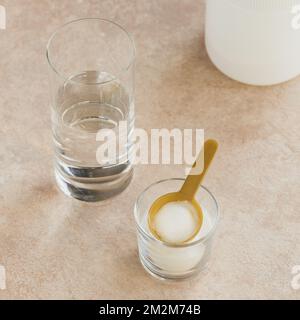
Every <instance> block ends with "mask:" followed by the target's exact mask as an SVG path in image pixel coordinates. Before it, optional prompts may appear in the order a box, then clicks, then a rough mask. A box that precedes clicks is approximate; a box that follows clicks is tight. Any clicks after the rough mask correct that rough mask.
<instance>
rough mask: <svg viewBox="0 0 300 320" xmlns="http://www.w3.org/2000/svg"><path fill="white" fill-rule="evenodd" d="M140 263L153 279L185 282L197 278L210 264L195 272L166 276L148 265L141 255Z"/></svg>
mask: <svg viewBox="0 0 300 320" xmlns="http://www.w3.org/2000/svg"><path fill="white" fill-rule="evenodd" d="M139 259H140V262H141V264H142V266H143V268H144V270H145V271H146V272H147V273H148V274H150V275H151V276H152V277H154V278H155V279H157V280H160V281H170V282H173V281H183V280H187V279H193V278H196V277H197V276H198V275H199V274H200V273H201V272H202V271H204V270H205V269H206V268H207V265H208V263H207V262H206V263H205V264H203V265H202V266H201V267H200V268H197V269H195V270H193V271H189V272H186V273H183V274H176V275H171V274H166V273H163V272H159V271H158V270H154V269H153V268H152V267H151V265H149V263H147V262H146V261H145V260H144V259H143V257H142V256H141V255H139Z"/></svg>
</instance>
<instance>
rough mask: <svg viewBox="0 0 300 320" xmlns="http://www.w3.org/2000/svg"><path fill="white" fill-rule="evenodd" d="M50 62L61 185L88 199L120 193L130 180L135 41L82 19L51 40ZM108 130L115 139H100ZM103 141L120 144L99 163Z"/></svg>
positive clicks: (108, 25)
mask: <svg viewBox="0 0 300 320" xmlns="http://www.w3.org/2000/svg"><path fill="white" fill-rule="evenodd" d="M47 59H48V63H49V70H50V72H49V79H50V91H51V111H52V131H53V138H54V151H55V165H54V167H55V177H56V181H57V184H58V186H59V187H60V189H61V190H62V191H63V192H64V193H65V194H67V195H70V196H72V197H74V198H76V199H79V200H83V201H99V200H104V199H107V198H109V197H111V196H114V195H116V194H118V193H120V192H121V191H122V190H124V189H125V188H126V187H127V185H128V184H129V182H130V181H131V178H132V162H133V160H132V152H133V144H132V133H133V129H134V60H135V48H134V43H133V40H132V38H131V36H130V35H129V34H128V33H127V32H126V30H125V29H124V28H122V27H121V26H120V25H118V24H116V23H114V22H112V21H109V20H105V19H98V18H86V19H79V20H76V21H72V22H69V23H67V24H65V25H63V26H62V27H61V28H59V29H58V30H57V31H56V32H55V33H54V34H53V35H52V36H51V38H50V40H49V42H48V45H47ZM120 123H123V126H122V128H123V130H120ZM124 124H125V125H124ZM103 130H104V131H105V130H107V131H110V132H112V133H114V134H115V135H112V134H110V135H107V137H106V140H105V139H103V140H101V139H100V140H101V141H99V139H98V135H99V132H101V131H102V132H103ZM113 138H114V139H115V140H116V141H113ZM104 140H105V141H104ZM104 143H106V144H107V145H108V147H109V146H110V147H113V146H116V148H115V149H116V153H115V154H113V156H111V153H110V154H109V156H107V157H105V158H103V159H99V152H98V151H99V148H100V147H103V146H104ZM107 153H109V151H107ZM101 154H105V153H101ZM102 160H103V161H102Z"/></svg>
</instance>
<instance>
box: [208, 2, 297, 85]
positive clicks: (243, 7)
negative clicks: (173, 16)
mask: <svg viewBox="0 0 300 320" xmlns="http://www.w3.org/2000/svg"><path fill="white" fill-rule="evenodd" d="M206 2H207V3H206V26H205V41H206V47H207V51H208V54H209V56H210V58H211V60H212V62H213V63H214V64H215V65H216V67H217V68H218V69H220V70H221V71H222V72H223V73H225V74H226V75H227V76H229V77H230V78H233V79H235V80H238V81H240V82H244V83H247V84H253V85H272V84H277V83H280V82H284V81H287V80H289V79H291V78H294V77H296V76H297V75H299V74H300V0H207V1H206ZM298 24H299V25H298Z"/></svg>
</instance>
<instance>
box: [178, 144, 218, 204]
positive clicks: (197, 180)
mask: <svg viewBox="0 0 300 320" xmlns="http://www.w3.org/2000/svg"><path fill="white" fill-rule="evenodd" d="M217 149H218V142H217V141H216V140H206V141H205V143H204V147H203V148H202V150H201V151H200V153H199V155H198V157H197V159H196V161H195V163H194V164H193V167H192V169H191V171H190V173H189V175H188V176H187V178H186V179H185V181H184V184H183V185H182V187H181V189H180V191H179V192H180V193H181V194H184V196H185V198H187V200H192V199H193V198H194V196H195V194H196V192H197V190H198V188H199V186H200V185H201V182H202V180H203V178H204V176H205V174H206V172H207V170H208V168H209V166H210V164H211V162H212V160H213V158H214V155H215V153H216V151H217ZM202 168H203V170H202V171H201V172H199V171H200V170H201V169H202Z"/></svg>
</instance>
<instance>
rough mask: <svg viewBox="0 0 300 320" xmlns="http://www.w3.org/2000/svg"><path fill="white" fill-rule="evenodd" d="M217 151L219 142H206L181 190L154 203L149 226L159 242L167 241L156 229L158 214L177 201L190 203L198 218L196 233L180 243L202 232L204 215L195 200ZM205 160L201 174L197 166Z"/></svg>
mask: <svg viewBox="0 0 300 320" xmlns="http://www.w3.org/2000/svg"><path fill="white" fill-rule="evenodd" d="M217 149H218V143H217V141H215V140H207V141H205V143H204V147H203V148H202V150H201V152H200V153H199V155H198V157H197V160H196V161H195V163H194V164H193V167H192V169H191V171H190V173H189V175H188V176H187V178H186V179H185V182H184V183H183V185H182V187H181V189H180V190H179V191H177V192H171V193H167V194H165V195H163V196H161V197H159V198H158V199H156V200H155V201H154V202H153V204H152V206H151V207H150V210H149V215H148V226H149V229H150V231H151V232H152V234H153V235H154V236H155V237H156V238H158V239H159V240H162V241H165V239H164V238H163V237H162V235H161V234H160V233H159V231H158V230H157V227H156V223H155V220H156V217H157V213H158V212H159V211H160V209H162V207H163V206H165V205H167V204H168V203H174V202H175V203H176V202H177V201H180V202H182V201H184V202H188V203H189V204H191V205H192V207H193V209H194V212H195V213H196V217H195V220H196V224H195V228H194V231H193V232H192V234H190V235H189V236H188V237H187V238H186V239H184V240H183V241H180V242H183V243H185V242H188V241H190V240H192V239H193V238H194V237H195V236H196V235H197V234H198V232H199V231H200V229H201V226H202V222H203V213H202V209H201V207H200V205H199V203H198V201H197V200H196V199H195V194H196V192H197V190H198V188H199V186H200V185H201V183H202V181H203V178H204V176H205V174H206V172H207V170H208V168H209V166H210V164H211V162H212V160H213V158H214V155H215V153H216V151H217ZM203 160H204V163H203V170H202V172H201V173H197V172H196V170H197V169H198V170H199V168H198V166H197V164H199V163H202V161H203ZM179 227H180V226H179Z"/></svg>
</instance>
